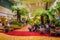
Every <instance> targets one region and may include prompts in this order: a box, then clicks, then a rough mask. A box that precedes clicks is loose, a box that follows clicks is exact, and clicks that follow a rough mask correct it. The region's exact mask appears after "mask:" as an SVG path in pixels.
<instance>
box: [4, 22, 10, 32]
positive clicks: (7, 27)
mask: <svg viewBox="0 0 60 40" xmlns="http://www.w3.org/2000/svg"><path fill="white" fill-rule="evenodd" d="M9 27H10V24H9V22H7V23H6V25H5V27H4V28H5V29H4V31H5V32H6V33H7V32H8V31H9Z"/></svg>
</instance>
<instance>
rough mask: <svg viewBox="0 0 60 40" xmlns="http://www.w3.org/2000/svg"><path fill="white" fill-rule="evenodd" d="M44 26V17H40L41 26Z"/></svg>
mask: <svg viewBox="0 0 60 40" xmlns="http://www.w3.org/2000/svg"><path fill="white" fill-rule="evenodd" d="M43 24H44V16H42V15H41V25H43Z"/></svg>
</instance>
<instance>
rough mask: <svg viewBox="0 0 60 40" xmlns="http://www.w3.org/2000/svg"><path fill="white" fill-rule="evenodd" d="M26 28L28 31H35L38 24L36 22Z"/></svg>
mask: <svg viewBox="0 0 60 40" xmlns="http://www.w3.org/2000/svg"><path fill="white" fill-rule="evenodd" d="M28 29H29V31H33V32H36V31H37V29H38V25H37V24H34V25H33V26H32V27H29V28H28Z"/></svg>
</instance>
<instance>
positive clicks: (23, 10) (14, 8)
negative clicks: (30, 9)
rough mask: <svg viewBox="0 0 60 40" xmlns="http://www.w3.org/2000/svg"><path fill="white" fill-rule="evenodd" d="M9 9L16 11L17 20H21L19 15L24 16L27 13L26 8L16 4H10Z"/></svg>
mask: <svg viewBox="0 0 60 40" xmlns="http://www.w3.org/2000/svg"><path fill="white" fill-rule="evenodd" d="M11 9H12V10H13V11H14V10H15V11H17V13H16V16H17V21H18V22H19V21H20V22H21V16H26V15H27V10H26V9H25V8H22V7H17V6H12V7H11Z"/></svg>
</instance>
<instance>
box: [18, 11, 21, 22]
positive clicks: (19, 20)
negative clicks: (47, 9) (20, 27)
mask: <svg viewBox="0 0 60 40" xmlns="http://www.w3.org/2000/svg"><path fill="white" fill-rule="evenodd" d="M17 21H18V22H21V15H20V13H19V10H17Z"/></svg>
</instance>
